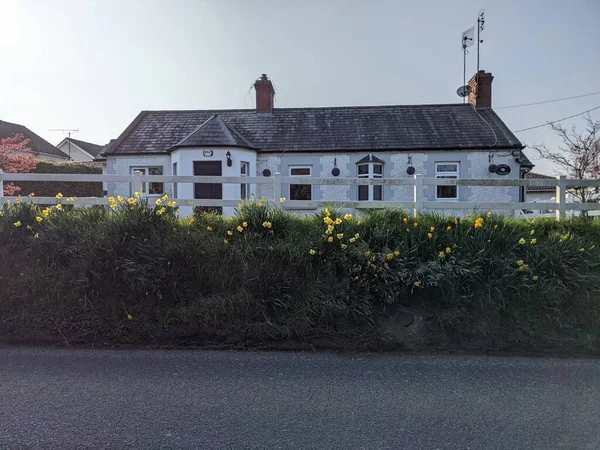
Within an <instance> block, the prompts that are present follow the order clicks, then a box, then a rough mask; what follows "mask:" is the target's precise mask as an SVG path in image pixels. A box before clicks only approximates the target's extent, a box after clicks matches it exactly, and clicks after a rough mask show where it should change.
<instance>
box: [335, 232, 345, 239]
mask: <svg viewBox="0 0 600 450" xmlns="http://www.w3.org/2000/svg"><path fill="white" fill-rule="evenodd" d="M335 237H337V238H338V239H342V238H343V237H344V233H338V234H336V235H335Z"/></svg>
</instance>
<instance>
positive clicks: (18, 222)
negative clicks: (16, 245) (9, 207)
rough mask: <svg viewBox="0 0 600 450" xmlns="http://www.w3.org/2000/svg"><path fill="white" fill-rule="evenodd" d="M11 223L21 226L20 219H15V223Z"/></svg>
mask: <svg viewBox="0 0 600 450" xmlns="http://www.w3.org/2000/svg"><path fill="white" fill-rule="evenodd" d="M13 225H14V226H15V227H17V228H19V227H20V226H21V221H20V220H17V221H16V222H15V223H13Z"/></svg>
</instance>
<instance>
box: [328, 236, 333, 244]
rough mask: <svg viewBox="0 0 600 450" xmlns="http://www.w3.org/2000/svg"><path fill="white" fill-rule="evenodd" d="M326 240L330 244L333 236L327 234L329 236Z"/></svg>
mask: <svg viewBox="0 0 600 450" xmlns="http://www.w3.org/2000/svg"><path fill="white" fill-rule="evenodd" d="M327 242H329V243H330V244H331V243H332V242H333V236H329V237H328V238H327Z"/></svg>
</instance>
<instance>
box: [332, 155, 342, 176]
mask: <svg viewBox="0 0 600 450" xmlns="http://www.w3.org/2000/svg"><path fill="white" fill-rule="evenodd" d="M339 174H340V169H339V168H338V166H337V158H333V169H331V175H333V176H334V177H337V176H338V175H339Z"/></svg>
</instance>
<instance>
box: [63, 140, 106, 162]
mask: <svg viewBox="0 0 600 450" xmlns="http://www.w3.org/2000/svg"><path fill="white" fill-rule="evenodd" d="M56 148H58V149H59V150H60V151H62V152H63V153H64V154H66V155H67V156H68V157H69V161H77V162H85V161H93V160H94V158H95V157H96V156H98V154H99V153H100V152H101V151H102V149H103V148H104V146H102V145H97V144H92V143H91V142H85V141H80V140H79V139H73V138H68V137H67V138H64V139H63V140H62V141H61V142H60V143H59V144H58V145H57V146H56Z"/></svg>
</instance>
